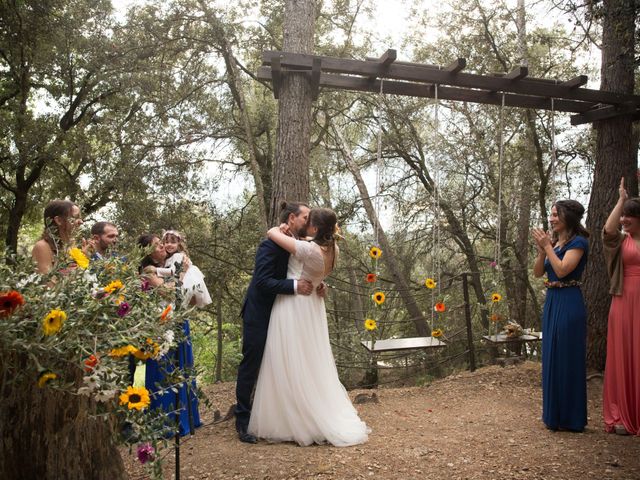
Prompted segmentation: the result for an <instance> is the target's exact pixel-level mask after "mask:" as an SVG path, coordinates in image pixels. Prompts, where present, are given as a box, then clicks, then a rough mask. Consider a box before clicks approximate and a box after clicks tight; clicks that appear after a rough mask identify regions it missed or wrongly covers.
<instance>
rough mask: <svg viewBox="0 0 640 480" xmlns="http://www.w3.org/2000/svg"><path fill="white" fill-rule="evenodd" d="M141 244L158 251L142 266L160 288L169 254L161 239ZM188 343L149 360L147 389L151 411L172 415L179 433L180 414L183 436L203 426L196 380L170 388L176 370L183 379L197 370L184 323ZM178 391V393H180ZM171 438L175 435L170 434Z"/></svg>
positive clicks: (148, 238)
mask: <svg viewBox="0 0 640 480" xmlns="http://www.w3.org/2000/svg"><path fill="white" fill-rule="evenodd" d="M138 244H139V245H140V246H141V247H142V248H147V247H149V246H151V245H152V246H154V250H153V251H152V252H151V253H149V255H147V256H146V257H144V258H143V259H142V263H141V265H140V269H141V273H142V274H143V277H144V278H145V279H146V280H147V281H148V282H149V285H150V286H151V287H157V286H160V285H162V284H163V283H164V280H163V279H162V278H160V277H158V276H157V275H156V274H155V267H158V266H163V265H164V259H165V257H166V253H165V251H164V246H163V245H162V242H161V241H160V238H159V237H158V236H157V235H153V234H147V235H142V236H140V238H139V239H138ZM182 328H183V332H184V340H183V341H182V342H180V343H179V344H178V346H177V347H175V348H172V349H171V350H170V351H169V352H168V353H167V354H166V355H164V356H162V357H161V358H159V359H156V360H154V359H151V358H150V359H148V360H147V361H146V369H145V387H146V388H147V390H149V395H150V397H151V405H150V408H151V409H162V410H164V411H165V412H167V413H168V414H169V417H170V419H171V421H170V422H169V425H168V426H169V427H170V428H171V429H175V423H176V416H175V412H176V411H178V410H179V412H180V413H179V417H178V425H179V431H180V435H181V436H184V435H187V434H192V435H193V434H194V433H195V429H196V428H197V427H199V426H200V425H202V422H201V421H200V414H199V412H198V397H197V396H196V382H195V379H193V380H189V379H188V378H187V379H186V380H185V381H182V382H181V383H179V385H170V384H168V383H169V382H167V377H170V376H171V374H172V373H173V372H174V370H176V368H177V369H179V370H180V374H179V377H181V378H182V377H188V376H189V375H190V374H191V373H192V372H190V370H192V369H193V348H192V346H191V332H190V330H189V322H188V321H186V320H185V321H184V323H183V325H182ZM176 390H177V391H176ZM167 436H169V437H171V436H173V434H168V435H167Z"/></svg>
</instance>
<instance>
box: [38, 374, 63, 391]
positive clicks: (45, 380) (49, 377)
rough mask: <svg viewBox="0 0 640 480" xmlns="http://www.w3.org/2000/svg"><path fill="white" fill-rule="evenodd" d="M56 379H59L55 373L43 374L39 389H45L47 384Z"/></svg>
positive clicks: (39, 379)
mask: <svg viewBox="0 0 640 480" xmlns="http://www.w3.org/2000/svg"><path fill="white" fill-rule="evenodd" d="M56 378H58V375H56V374H55V373H53V372H43V373H41V374H40V376H39V377H38V387H40V388H43V387H44V386H45V385H46V384H47V383H49V382H50V381H51V380H55V379H56Z"/></svg>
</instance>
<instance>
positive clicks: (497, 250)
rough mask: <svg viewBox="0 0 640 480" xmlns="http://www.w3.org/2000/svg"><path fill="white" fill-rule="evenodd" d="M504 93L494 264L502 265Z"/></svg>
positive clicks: (500, 128)
mask: <svg viewBox="0 0 640 480" xmlns="http://www.w3.org/2000/svg"><path fill="white" fill-rule="evenodd" d="M504 97H505V95H504V92H502V101H501V104H500V120H499V124H500V125H499V132H500V133H499V135H500V136H499V147H498V215H497V219H496V246H495V251H494V258H493V261H494V264H495V265H496V266H499V265H500V254H501V245H500V238H501V236H502V160H503V156H504Z"/></svg>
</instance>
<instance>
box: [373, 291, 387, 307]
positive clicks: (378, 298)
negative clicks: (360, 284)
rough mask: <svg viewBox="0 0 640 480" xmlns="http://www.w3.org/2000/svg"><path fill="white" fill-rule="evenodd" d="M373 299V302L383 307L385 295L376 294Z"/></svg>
mask: <svg viewBox="0 0 640 480" xmlns="http://www.w3.org/2000/svg"><path fill="white" fill-rule="evenodd" d="M372 298H373V301H374V302H376V303H377V304H378V305H382V304H383V303H384V293H382V292H376V293H374V294H373V296H372Z"/></svg>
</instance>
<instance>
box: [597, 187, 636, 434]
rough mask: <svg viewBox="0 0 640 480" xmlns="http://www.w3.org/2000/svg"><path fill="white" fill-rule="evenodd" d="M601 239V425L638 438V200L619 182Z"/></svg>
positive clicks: (609, 430)
mask: <svg viewBox="0 0 640 480" xmlns="http://www.w3.org/2000/svg"><path fill="white" fill-rule="evenodd" d="M620 225H622V230H623V232H620ZM602 235H603V243H604V253H605V259H606V261H607V269H608V272H609V277H610V279H611V288H610V290H609V293H611V295H612V298H611V308H610V310H609V325H608V331H607V363H606V366H605V371H604V395H603V397H604V398H603V414H604V424H605V429H606V430H607V431H608V432H615V433H618V434H621V435H627V434H632V435H638V436H640V198H631V199H629V198H627V193H626V191H625V189H624V178H623V179H622V180H621V181H620V188H619V198H618V202H617V203H616V206H615V207H614V208H613V210H612V211H611V214H610V215H609V218H608V219H607V223H606V224H605V227H604V231H603V232H602Z"/></svg>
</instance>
